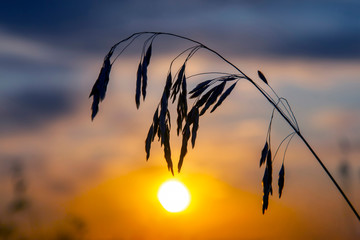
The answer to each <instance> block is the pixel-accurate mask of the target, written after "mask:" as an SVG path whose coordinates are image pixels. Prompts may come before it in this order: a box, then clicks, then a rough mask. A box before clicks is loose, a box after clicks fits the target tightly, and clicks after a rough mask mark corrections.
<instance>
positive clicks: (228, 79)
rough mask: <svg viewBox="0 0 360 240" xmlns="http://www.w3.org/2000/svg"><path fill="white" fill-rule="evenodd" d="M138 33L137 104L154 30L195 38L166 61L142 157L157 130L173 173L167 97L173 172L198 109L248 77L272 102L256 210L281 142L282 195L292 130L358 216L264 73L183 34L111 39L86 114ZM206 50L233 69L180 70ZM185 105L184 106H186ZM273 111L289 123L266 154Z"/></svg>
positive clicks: (194, 134) (205, 107) (193, 133)
mask: <svg viewBox="0 0 360 240" xmlns="http://www.w3.org/2000/svg"><path fill="white" fill-rule="evenodd" d="M140 36H147V38H146V40H145V41H144V44H143V48H142V53H141V58H140V62H139V65H138V70H137V74H136V90H135V103H136V107H137V108H139V107H140V102H141V96H142V99H143V101H144V100H145V98H146V89H147V85H148V84H147V82H148V77H147V71H148V67H149V64H150V60H151V55H152V49H153V47H152V46H153V42H154V41H155V39H156V38H157V37H159V36H170V37H175V38H179V39H183V40H186V41H189V42H191V43H193V44H195V45H194V46H192V47H189V48H187V49H185V50H184V51H182V52H180V53H179V54H178V55H177V56H176V57H175V58H174V59H173V60H172V61H171V63H170V66H169V70H168V73H167V78H166V83H165V87H164V90H163V93H162V97H161V99H160V102H159V104H158V105H157V108H156V110H155V113H154V116H153V121H152V124H151V126H150V129H149V131H148V134H147V137H146V140H145V151H146V160H148V159H149V157H150V148H151V143H152V142H153V141H154V139H155V137H156V136H157V137H158V139H159V141H160V143H161V146H163V149H164V157H165V160H166V163H167V167H168V170H169V171H171V173H172V174H174V170H173V162H172V158H171V148H170V129H171V120H170V112H169V110H168V106H169V102H170V103H175V102H176V101H177V135H178V136H179V135H180V134H181V135H182V146H181V152H180V157H179V161H178V172H180V170H181V167H182V164H183V161H184V158H185V156H186V153H187V151H188V141H189V140H190V137H191V145H192V147H193V148H194V146H195V141H196V137H197V132H198V129H199V119H200V116H202V115H204V114H205V112H206V111H207V110H208V109H209V108H210V107H211V111H210V112H211V113H212V112H214V111H215V110H216V109H217V108H218V107H219V106H220V105H221V104H222V103H223V101H224V100H225V99H226V98H227V97H228V96H229V95H230V94H231V92H232V91H233V89H234V88H235V86H236V84H237V83H238V81H240V80H241V81H248V82H250V83H251V84H252V85H253V86H254V87H255V88H256V89H257V90H258V91H259V92H260V93H261V94H262V95H263V96H264V97H265V98H266V100H267V101H268V102H269V103H270V104H271V105H272V107H273V111H272V114H271V118H270V123H269V127H268V132H267V136H266V142H265V145H264V148H263V150H262V151H261V154H260V167H261V166H262V165H265V171H264V176H263V179H262V185H263V200H262V212H263V213H265V211H266V210H267V209H268V205H269V196H270V194H271V195H272V194H273V188H272V181H273V166H272V163H273V161H274V159H275V157H276V155H277V153H278V151H279V149H280V146H281V145H282V144H284V143H286V148H285V151H284V156H283V162H282V165H281V168H280V171H279V174H278V187H279V188H278V193H279V198H280V197H281V195H282V191H283V188H284V182H285V166H284V159H285V154H286V151H287V148H288V146H289V143H290V142H291V140H292V139H293V137H294V136H295V135H297V136H298V137H299V138H300V139H301V140H302V141H303V142H304V144H305V145H306V147H307V148H308V149H309V150H310V152H311V153H312V154H313V156H314V157H315V159H316V160H317V161H318V163H319V164H320V165H321V167H322V168H323V170H324V171H325V173H326V174H327V175H328V176H329V178H330V179H331V180H332V182H333V183H334V185H335V186H336V188H337V189H338V191H339V192H340V193H341V195H342V196H343V198H344V199H345V201H346V202H347V204H348V205H349V207H350V208H351V210H352V211H353V212H354V214H355V215H356V217H357V219H358V220H359V221H360V216H359V214H358V213H357V211H356V210H355V208H354V207H353V205H352V204H351V202H350V200H349V199H348V198H347V196H346V195H345V193H344V192H343V190H342V189H341V188H340V186H339V185H338V183H337V182H336V181H335V179H334V178H333V176H332V175H331V174H330V172H329V171H328V169H327V168H326V166H325V165H324V164H323V162H322V161H321V160H320V158H319V157H318V155H317V154H316V153H315V151H314V150H313V148H312V147H311V146H310V145H309V143H308V142H307V140H306V139H305V138H304V137H303V135H302V134H301V132H300V128H299V125H298V123H297V120H296V118H295V115H294V113H293V111H292V110H291V107H290V105H289V103H288V101H287V100H286V99H285V98H283V97H279V96H278V94H277V93H276V92H275V91H274V90H273V88H272V87H271V86H270V84H269V82H268V80H267V79H266V77H265V75H264V74H263V73H262V72H261V71H258V77H259V79H260V80H261V81H255V80H253V79H251V78H250V77H248V76H247V75H246V74H245V73H244V72H242V71H241V70H240V69H239V68H238V67H237V66H236V65H234V64H233V63H232V62H230V61H229V60H227V59H226V58H225V57H223V56H222V55H220V54H219V53H218V52H216V51H215V50H213V49H211V48H209V47H207V46H205V45H204V44H202V43H200V42H198V41H195V40H193V39H191V38H187V37H184V36H181V35H177V34H173V33H166V32H138V33H134V34H132V35H131V36H129V37H127V38H125V39H123V40H121V41H119V42H118V43H116V44H115V45H113V46H112V47H111V49H110V51H109V52H108V53H107V55H106V56H105V58H104V63H103V66H102V68H101V70H100V73H99V76H98V78H97V80H96V82H95V84H94V86H93V88H92V90H91V93H90V96H89V97H92V98H93V103H92V107H91V109H92V114H91V119H92V120H93V119H94V118H95V116H96V114H97V113H98V110H99V103H100V102H101V101H103V100H104V98H105V94H106V89H107V85H108V83H109V76H110V71H111V67H112V65H113V63H114V62H115V61H116V60H117V59H118V57H119V56H120V55H121V54H122V53H123V52H124V51H125V50H126V49H127V48H128V47H129V46H130V45H131V44H132V43H133V42H134V41H135V40H136V39H137V38H139V37H140ZM118 48H119V53H118V54H117V56H116V57H115V58H114V59H113V60H112V62H110V58H111V57H112V56H113V54H114V52H115V50H116V49H118ZM199 50H206V51H208V52H211V53H213V54H214V55H215V56H217V57H218V58H220V59H221V60H222V61H224V62H225V63H226V64H228V65H230V66H231V67H232V68H233V69H234V70H235V72H234V73H224V72H202V73H198V74H195V75H192V76H187V75H186V69H187V68H186V66H187V65H188V64H189V60H190V59H191V58H192V57H193V56H194V55H195V54H196V53H197V52H198V51H199ZM181 56H185V60H184V62H182V64H181V67H180V69H177V70H176V71H174V70H173V63H174V62H175V61H177V60H178V61H179V59H180V57H181ZM204 76H205V77H208V78H206V80H204V81H202V82H200V83H199V84H198V85H197V86H196V87H195V88H194V89H192V90H191V91H190V92H188V90H187V80H188V79H189V78H193V77H204ZM188 99H194V102H193V105H192V106H191V107H189V105H188ZM189 109H190V110H189ZM275 112H277V113H278V114H279V115H280V116H281V117H282V118H283V119H284V120H285V121H286V122H287V123H288V124H289V125H290V127H291V129H292V130H293V132H292V133H290V134H289V135H288V136H286V137H285V138H284V139H283V140H282V141H281V143H280V144H279V146H278V147H277V149H276V151H275V154H274V155H272V151H271V148H272V146H271V126H272V122H273V117H274V113H275Z"/></svg>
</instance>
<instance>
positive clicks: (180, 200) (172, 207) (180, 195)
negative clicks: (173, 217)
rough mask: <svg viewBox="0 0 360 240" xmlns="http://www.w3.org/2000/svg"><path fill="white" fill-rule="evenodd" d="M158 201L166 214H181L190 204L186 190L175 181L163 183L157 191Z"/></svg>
mask: <svg viewBox="0 0 360 240" xmlns="http://www.w3.org/2000/svg"><path fill="white" fill-rule="evenodd" d="M157 196H158V199H159V201H160V203H161V205H162V206H163V207H164V208H165V209H166V210H167V211H168V212H181V211H183V210H185V209H186V208H187V207H188V206H189V204H190V194H189V191H188V189H187V188H186V187H185V186H184V184H182V183H181V182H179V181H177V180H169V181H166V182H165V183H163V184H162V185H161V186H160V188H159V191H158V194H157Z"/></svg>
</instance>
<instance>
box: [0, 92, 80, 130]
mask: <svg viewBox="0 0 360 240" xmlns="http://www.w3.org/2000/svg"><path fill="white" fill-rule="evenodd" d="M73 100H74V95H73V94H72V93H70V92H68V91H65V90H60V89H56V90H55V89H26V90H22V91H20V92H16V93H13V94H11V95H8V96H2V97H1V99H0V101H1V102H2V105H1V108H0V115H1V118H0V132H1V133H2V134H6V133H8V134H11V133H14V132H18V131H28V130H36V129H39V128H43V127H44V126H46V125H47V124H49V123H51V121H53V120H56V119H57V118H59V117H61V116H65V115H67V114H70V113H71V112H73V110H74V109H75V106H76V104H74V101H73Z"/></svg>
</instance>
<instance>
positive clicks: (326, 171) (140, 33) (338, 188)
mask: <svg viewBox="0 0 360 240" xmlns="http://www.w3.org/2000/svg"><path fill="white" fill-rule="evenodd" d="M142 34H154V35H156V36H158V35H167V36H173V37H177V38H180V39H184V40H187V41H190V42H193V43H196V44H199V47H200V48H204V49H206V50H208V51H210V52H212V53H213V54H215V55H216V56H218V57H219V58H220V59H222V60H223V61H224V62H226V63H227V64H229V65H230V66H232V67H233V68H234V69H235V70H237V71H238V72H239V73H241V74H242V75H243V76H244V78H245V79H247V80H248V81H249V82H250V83H251V84H253V85H254V86H255V87H256V88H257V90H258V91H259V92H260V93H261V94H262V95H263V96H264V97H265V98H266V100H268V102H270V104H271V105H272V106H273V107H274V108H275V109H276V110H277V111H278V112H279V114H280V115H281V116H282V117H283V118H284V119H285V121H286V122H287V123H288V124H289V125H290V126H291V128H292V129H293V130H294V132H295V133H296V134H297V135H298V136H299V138H300V139H301V140H302V141H303V142H304V144H305V145H306V147H307V148H308V149H309V151H310V152H311V153H312V155H313V156H314V157H315V159H316V160H317V161H318V163H319V164H320V166H321V167H322V168H323V170H324V171H325V173H326V174H327V175H328V177H329V178H330V179H331V181H332V182H333V184H334V185H335V186H336V188H337V190H338V191H339V192H340V194H341V195H342V196H343V198H344V199H345V201H346V202H347V204H348V205H349V207H350V208H351V210H352V211H353V213H354V214H355V216H356V217H357V219H358V220H359V221H360V216H359V214H358V212H357V211H356V209H355V208H354V206H353V205H352V204H351V202H350V200H349V199H348V198H347V196H346V195H345V193H344V192H343V190H342V189H341V187H340V186H339V184H338V183H337V182H336V180H335V179H334V177H333V176H332V175H331V173H330V172H329V170H328V169H327V168H326V167H325V165H324V163H323V162H322V161H321V159H320V158H319V157H318V155H317V154H316V153H315V151H314V150H313V148H312V147H311V146H310V144H309V143H308V142H307V140H306V139H305V138H304V136H303V135H302V134H301V132H300V130H299V128H298V127H297V124H295V123H294V122H293V121H291V120H290V119H291V116H290V118H289V117H288V116H287V115H286V114H285V113H284V112H283V110H282V109H281V108H279V106H278V105H277V104H276V102H275V101H274V99H273V98H271V96H270V95H269V94H268V93H267V92H266V91H265V90H264V89H262V88H261V87H260V86H259V85H257V84H256V83H255V82H254V81H253V80H252V79H251V78H250V77H248V76H247V75H246V74H245V73H244V72H242V71H241V70H240V69H239V68H238V67H237V66H236V65H234V64H233V63H232V62H230V61H229V60H227V59H226V58H225V57H223V56H222V55H221V54H220V53H218V52H216V51H215V50H213V49H211V48H209V47H207V46H205V45H204V44H202V43H201V42H199V41H196V40H193V39H191V38H188V37H184V36H181V35H177V34H173V33H167V32H137V33H134V34H132V35H131V36H129V37H128V38H125V39H123V40H121V41H120V42H118V43H116V44H115V45H114V46H113V48H116V47H117V46H118V45H119V44H121V43H123V42H125V41H127V40H129V39H131V38H132V37H134V36H137V35H142ZM295 122H296V120H295Z"/></svg>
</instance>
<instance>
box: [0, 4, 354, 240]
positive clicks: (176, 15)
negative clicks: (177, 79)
mask: <svg viewBox="0 0 360 240" xmlns="http://www.w3.org/2000/svg"><path fill="white" fill-rule="evenodd" d="M359 11H360V2H359V1H356V0H345V1H344V0H316V1H314V0H312V1H308V0H304V1H299V2H297V3H295V2H292V1H282V0H275V1H262V0H255V1H247V0H244V1H231V0H229V1H226V0H224V1H219V0H209V1H205V0H195V1H190V0H183V1H181V3H180V1H178V2H175V1H165V0H153V1H134V0H132V1H130V0H129V1H126V0H123V1H68V0H65V1H7V2H4V3H2V6H1V8H0V102H1V104H0V181H1V184H0V234H2V233H1V229H2V226H5V225H6V224H10V225H11V224H14V226H16V229H17V230H16V231H18V232H16V233H15V234H20V235H21V234H23V235H27V236H29V238H30V239H32V238H34V239H49V237H48V236H55V235H56V234H57V235H56V236H60V235H61V232H70V233H69V234H74V236H75V235H76V236H77V235H79V237H83V239H264V238H266V239H323V238H326V239H358V238H359V237H360V224H359V222H358V221H357V220H356V217H355V216H354V214H353V213H352V212H351V210H350V208H349V207H348V206H347V205H346V202H345V201H344V200H343V199H342V197H341V195H340V194H339V193H338V192H337V190H336V188H335V187H334V185H333V184H332V182H331V181H330V179H329V178H328V177H327V176H326V174H325V172H324V171H323V170H322V169H321V167H320V165H319V164H318V163H317V162H316V160H315V158H314V157H313V156H312V155H311V153H310V152H309V151H308V149H307V148H306V147H305V145H304V144H303V143H302V142H301V140H300V139H299V138H297V137H294V139H293V141H292V142H291V144H290V146H289V149H288V152H287V155H286V159H285V171H286V176H285V187H284V191H283V196H282V197H281V199H279V198H278V194H277V189H278V187H277V176H278V172H279V169H280V167H281V163H282V162H281V160H282V159H281V158H282V154H283V152H282V151H283V149H281V151H280V153H279V154H280V155H279V156H281V157H279V158H278V159H276V160H275V161H274V183H273V188H274V195H273V196H272V197H271V198H270V205H269V210H268V211H267V212H266V214H265V215H263V214H262V212H261V201H262V186H261V179H262V176H263V173H264V168H259V159H260V154H261V150H262V148H263V146H264V144H265V139H266V132H267V128H268V123H269V120H270V116H271V112H272V107H271V105H270V104H269V103H268V102H267V101H266V99H265V98H264V97H263V96H262V95H261V94H260V93H259V92H257V91H256V89H255V88H254V87H253V86H252V85H251V84H249V83H248V82H246V81H240V82H239V83H238V84H237V86H236V88H235V89H234V91H233V92H232V94H231V95H230V96H229V97H228V98H227V99H226V100H225V101H224V103H223V104H222V105H221V106H220V107H219V108H218V109H217V110H216V111H215V112H214V113H211V114H209V113H206V114H205V115H204V116H202V117H201V118H200V128H199V132H198V138H197V142H196V146H195V148H194V149H190V148H189V149H190V150H189V152H188V154H187V156H186V158H185V161H184V165H183V169H182V172H181V173H180V174H175V178H178V179H180V180H181V181H183V183H184V184H185V185H186V186H187V187H188V188H189V191H190V194H191V199H192V201H191V203H190V206H189V208H188V209H187V210H185V211H184V212H181V213H168V212H166V211H165V210H164V209H163V208H162V207H161V205H160V203H159V202H158V200H157V199H156V194H157V189H158V188H159V186H160V185H161V183H162V182H163V181H165V180H167V179H171V178H173V177H172V175H171V173H169V172H168V171H167V168H166V162H165V160H164V157H163V151H162V148H161V147H160V143H158V142H157V141H155V142H154V143H153V144H152V151H151V156H150V159H149V161H148V162H146V161H145V156H146V155H145V150H144V140H145V138H146V134H147V131H148V129H149V127H150V124H151V121H152V115H153V113H154V111H155V109H156V105H157V103H158V102H159V100H160V97H161V92H162V90H163V87H164V84H165V80H166V74H167V71H168V68H169V64H170V62H171V60H172V59H173V58H174V57H175V56H176V55H177V54H178V53H180V52H181V51H183V50H184V49H185V48H187V47H189V46H192V45H191V44H189V43H188V42H186V41H182V40H177V39H174V38H171V37H167V36H160V37H159V38H158V39H157V40H156V41H155V42H154V44H153V55H152V59H151V64H150V66H149V69H148V76H149V82H148V84H149V86H148V93H147V99H146V101H145V102H142V103H141V106H140V109H139V110H136V105H135V101H134V96H135V80H136V70H137V66H138V62H139V59H140V54H141V49H142V44H143V41H144V40H145V39H146V38H145V37H143V38H139V39H138V40H136V41H134V43H133V45H131V46H130V47H129V49H128V50H127V51H125V52H124V53H123V54H122V55H121V56H120V57H119V59H118V60H117V61H116V62H115V64H114V65H113V67H112V72H111V75H110V82H109V85H108V91H107V95H106V99H105V101H104V102H102V103H101V104H100V111H99V114H98V115H97V117H96V118H95V119H94V121H91V118H90V116H91V112H90V107H91V99H89V98H88V96H89V93H90V90H91V88H92V86H93V84H94V82H95V80H96V78H97V76H98V74H99V71H100V68H101V66H102V62H103V58H104V56H105V55H106V53H107V52H108V51H109V49H110V47H111V46H112V45H113V44H114V43H116V42H118V41H119V40H121V39H123V38H126V37H128V36H129V35H131V34H132V33H134V32H139V31H164V32H171V33H175V34H179V35H184V36H186V37H190V38H192V39H195V40H197V41H200V42H202V43H203V44H205V45H206V46H208V47H210V48H212V49H214V50H216V51H217V52H219V53H220V54H222V55H223V56H224V57H226V58H227V59H228V60H230V61H231V62H232V63H234V64H235V65H236V66H238V67H239V68H240V69H241V70H242V71H243V72H244V73H246V74H247V75H248V76H250V77H251V78H253V79H256V81H259V83H260V84H263V83H261V82H260V80H259V79H258V76H257V71H258V70H261V71H262V72H263V73H264V74H265V75H266V77H267V79H268V81H269V84H270V85H271V86H272V87H273V89H274V90H275V91H276V92H277V93H278V94H279V95H280V96H283V97H285V98H286V99H287V100H288V101H289V103H290V105H291V107H292V109H293V111H294V113H295V116H296V118H297V121H298V123H299V126H300V130H301V132H302V134H303V135H304V136H305V138H306V139H307V140H308V141H309V143H310V144H311V145H312V146H313V148H314V149H315V151H316V152H317V153H318V155H319V156H320V158H321V159H322V160H323V162H324V163H325V165H326V166H327V167H328V168H329V170H330V172H331V173H333V175H334V177H335V178H336V179H337V180H338V182H339V184H340V186H342V187H343V189H344V191H345V192H346V193H347V195H348V196H349V198H350V200H351V201H352V203H353V205H354V207H355V208H356V209H357V210H358V211H360V162H359V159H360V104H359V103H360V94H359V90H360V67H359V66H360V15H359ZM180 64H181V63H180V62H177V63H175V67H177V68H179V67H180V66H181V65H180ZM188 65H189V67H188V69H187V70H186V71H187V72H186V74H187V75H192V74H196V73H199V72H204V71H233V70H232V69H231V68H229V66H227V65H226V64H225V63H224V62H222V61H221V60H219V59H218V58H216V56H215V55H212V54H210V53H207V52H206V51H203V50H201V51H199V52H198V53H197V55H195V56H194V58H192V59H191V60H190V62H189V64H188ZM200 80H206V79H204V78H197V79H195V78H193V79H189V80H188V87H189V90H190V89H192V88H193V87H194V86H196V84H198V83H199V81H200ZM262 86H264V85H262ZM171 109H172V114H173V115H172V121H173V129H172V131H173V132H172V134H171V140H172V158H173V161H174V163H175V164H177V161H178V156H179V153H180V147H181V139H180V138H178V137H177V136H176V133H175V132H176V129H175V128H176V127H175V125H176V115H175V114H176V105H173V106H172V107H171ZM289 133H291V129H290V128H289V126H287V124H286V122H285V121H284V120H283V119H281V117H280V116H279V115H275V118H274V125H273V129H272V144H273V146H272V148H273V149H276V148H277V145H278V144H279V143H280V142H281V140H282V139H283V138H284V137H285V136H286V135H288V134H289ZM344 163H345V164H347V166H348V167H349V170H348V174H347V175H346V174H345V175H344V174H341V173H340V166H341V165H342V164H344ZM14 164H19V165H21V166H22V168H23V171H22V172H21V174H20V175H16V174H15V173H14V171H13V170H11V169H13V168H14ZM15 175H16V176H15ZM18 179H23V180H24V181H25V186H26V190H25V192H23V194H24V196H25V197H26V199H27V200H28V201H29V203H30V205H28V207H26V208H25V210H24V211H23V212H21V211H20V212H16V213H11V212H9V211H8V208H9V204H11V202H13V201H14V199H16V194H14V190H13V185H14V184H15V183H16V181H17V180H18ZM69 219H70V220H69ZM74 219H75V220H77V221H75V220H74ZM74 222H76V223H78V222H81V224H83V225H84V227H79V229H80V228H81V229H80V230H79V229H73V228H76V226H80V225H76V223H74ZM69 225H71V226H69ZM74 226H75V227H74ZM0 236H1V235H0ZM14 236H15V235H14ZM54 239H55V238H54ZM75 239H76V238H75Z"/></svg>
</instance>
